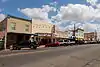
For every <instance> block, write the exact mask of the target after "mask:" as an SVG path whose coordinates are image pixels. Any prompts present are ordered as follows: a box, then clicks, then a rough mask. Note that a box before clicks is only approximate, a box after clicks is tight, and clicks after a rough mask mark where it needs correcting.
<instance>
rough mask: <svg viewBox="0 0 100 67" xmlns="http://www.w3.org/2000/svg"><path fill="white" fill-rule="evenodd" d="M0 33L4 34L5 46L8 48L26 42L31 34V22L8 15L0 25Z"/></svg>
mask: <svg viewBox="0 0 100 67" xmlns="http://www.w3.org/2000/svg"><path fill="white" fill-rule="evenodd" d="M0 27H1V28H0V29H1V30H0V32H4V37H5V38H6V40H7V41H6V46H7V48H9V46H10V45H12V44H13V43H16V42H19V41H21V40H26V39H27V40H28V39H29V37H30V34H31V32H32V24H31V20H27V19H23V18H19V17H15V16H11V15H8V16H7V17H6V18H5V19H4V20H3V21H1V24H0Z"/></svg>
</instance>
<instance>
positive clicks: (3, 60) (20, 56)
mask: <svg viewBox="0 0 100 67" xmlns="http://www.w3.org/2000/svg"><path fill="white" fill-rule="evenodd" d="M99 51H100V45H81V46H68V47H53V48H43V49H38V50H22V51H14V52H12V53H8V54H9V55H8V54H6V53H5V54H4V53H3V54H2V53H1V56H0V67H100V65H99V64H100V52H99ZM2 55H4V56H2Z"/></svg>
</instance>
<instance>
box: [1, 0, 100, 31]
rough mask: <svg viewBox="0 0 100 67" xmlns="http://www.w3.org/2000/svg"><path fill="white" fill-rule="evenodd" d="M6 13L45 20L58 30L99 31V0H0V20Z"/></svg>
mask: <svg viewBox="0 0 100 67" xmlns="http://www.w3.org/2000/svg"><path fill="white" fill-rule="evenodd" d="M7 14H10V15H13V16H17V17H22V18H26V19H31V18H33V19H40V20H46V21H47V22H49V23H52V24H55V25H56V26H58V27H59V29H60V30H63V31H65V30H69V29H73V24H75V25H76V27H77V28H83V29H84V30H85V32H93V31H95V30H97V31H99V28H100V0H0V20H3V19H4V18H5V16H6V15H7Z"/></svg>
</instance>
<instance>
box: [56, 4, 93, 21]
mask: <svg viewBox="0 0 100 67" xmlns="http://www.w3.org/2000/svg"><path fill="white" fill-rule="evenodd" d="M94 14H95V9H94V8H93V7H91V6H86V5H81V4H68V5H67V6H61V8H60V11H59V12H58V15H59V17H60V18H61V19H62V20H71V21H77V22H80V21H90V20H93V18H94ZM58 15H57V16H58Z"/></svg>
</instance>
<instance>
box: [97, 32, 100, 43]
mask: <svg viewBox="0 0 100 67" xmlns="http://www.w3.org/2000/svg"><path fill="white" fill-rule="evenodd" d="M97 40H98V41H100V32H97Z"/></svg>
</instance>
